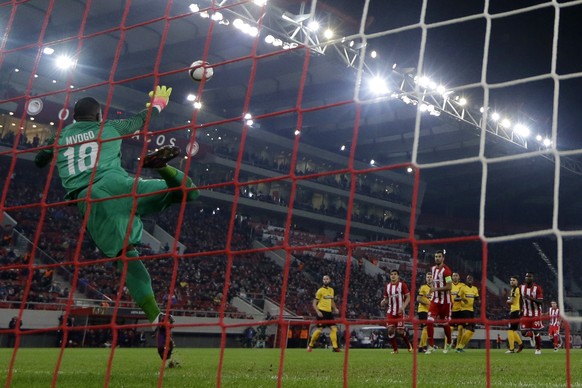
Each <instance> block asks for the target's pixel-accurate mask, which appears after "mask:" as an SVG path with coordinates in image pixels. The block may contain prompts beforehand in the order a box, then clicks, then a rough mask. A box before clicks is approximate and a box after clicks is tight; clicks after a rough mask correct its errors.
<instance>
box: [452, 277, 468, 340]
mask: <svg viewBox="0 0 582 388" xmlns="http://www.w3.org/2000/svg"><path fill="white" fill-rule="evenodd" d="M463 287H465V283H463V282H462V281H461V275H459V273H458V272H453V286H452V288H451V299H452V300H453V305H452V307H451V320H452V326H453V327H455V326H456V327H457V343H458V342H459V340H460V339H461V338H462V337H463V320H462V318H463V316H462V312H461V305H462V303H461V297H460V296H459V292H460V291H461V288H463Z"/></svg>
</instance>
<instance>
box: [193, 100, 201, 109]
mask: <svg viewBox="0 0 582 388" xmlns="http://www.w3.org/2000/svg"><path fill="white" fill-rule="evenodd" d="M192 105H193V106H194V109H201V108H202V103H201V102H200V101H195V102H194V104H192Z"/></svg>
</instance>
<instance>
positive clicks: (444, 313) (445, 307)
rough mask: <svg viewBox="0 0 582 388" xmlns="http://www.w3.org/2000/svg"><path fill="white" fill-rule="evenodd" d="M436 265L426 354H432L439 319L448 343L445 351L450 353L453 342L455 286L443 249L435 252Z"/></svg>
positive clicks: (427, 325)
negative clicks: (452, 293) (453, 289)
mask: <svg viewBox="0 0 582 388" xmlns="http://www.w3.org/2000/svg"><path fill="white" fill-rule="evenodd" d="M434 262H435V264H436V265H434V266H433V267H432V268H431V272H432V286H431V288H430V291H431V292H432V300H431V301H430V307H429V311H428V320H427V323H426V331H427V332H428V344H429V347H428V349H427V351H426V352H424V354H431V353H432V352H433V350H434V324H435V321H438V322H439V323H441V324H442V326H443V330H444V331H445V337H446V340H447V342H446V344H445V348H444V350H443V353H448V351H449V350H450V348H451V346H452V343H451V326H450V325H449V321H450V320H451V304H452V299H451V288H452V286H453V277H452V276H453V271H451V269H450V268H449V267H447V266H446V265H445V253H444V252H443V251H440V250H439V251H436V252H435V254H434Z"/></svg>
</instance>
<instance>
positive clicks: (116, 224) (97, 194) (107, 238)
mask: <svg viewBox="0 0 582 388" xmlns="http://www.w3.org/2000/svg"><path fill="white" fill-rule="evenodd" d="M137 182H138V183H137V187H136V189H135V190H136V191H135V193H136V194H137V195H139V194H149V193H155V192H156V191H160V190H166V189H167V188H168V185H167V184H166V181H165V180H163V179H141V178H140V179H138V181H137ZM134 183H135V178H133V177H130V176H126V175H123V174H119V173H116V172H115V171H113V172H111V174H107V175H106V176H105V177H104V178H102V179H100V180H99V181H97V182H95V183H94V184H93V186H92V188H91V199H92V200H99V199H104V198H110V197H113V196H118V195H124V194H125V195H127V194H130V195H127V196H124V197H120V198H113V199H106V200H102V201H92V202H91V208H90V214H89V219H88V220H87V231H88V232H89V234H90V235H91V237H92V238H93V241H94V242H95V244H96V245H97V247H98V248H99V249H100V250H101V251H102V252H103V254H104V255H105V256H107V257H117V256H118V255H119V253H120V252H121V250H122V249H123V247H124V246H126V245H129V244H138V243H140V242H141V235H142V231H143V224H142V222H141V219H140V216H141V215H145V214H151V213H155V212H159V211H161V210H164V209H165V208H167V207H169V206H170V205H172V204H173V203H176V202H180V201H179V200H176V199H175V196H173V195H172V193H171V192H165V193H155V194H151V195H147V196H143V197H142V196H139V197H136V198H135V200H136V201H134V197H133V196H132V195H131V194H132V193H133V185H134ZM87 190H88V189H84V190H82V191H81V192H79V195H78V196H77V198H80V199H81V198H83V197H85V196H86V195H87ZM135 202H137V205H136V204H135ZM134 205H136V206H137V207H136V208H135V215H134V216H133V219H132V213H133V209H134ZM77 206H78V207H79V210H80V211H81V214H83V216H84V215H85V211H86V209H87V202H85V201H82V202H78V203H77ZM130 220H132V223H131V228H130V231H129V238H128V240H127V243H125V241H126V238H127V233H128V226H129V222H130Z"/></svg>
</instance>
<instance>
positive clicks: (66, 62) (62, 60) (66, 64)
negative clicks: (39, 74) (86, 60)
mask: <svg viewBox="0 0 582 388" xmlns="http://www.w3.org/2000/svg"><path fill="white" fill-rule="evenodd" d="M56 65H57V67H58V68H60V69H63V70H68V69H70V68H72V67H74V66H75V61H74V60H73V59H72V58H71V57H69V56H66V55H61V56H59V57H58V58H57V59H56Z"/></svg>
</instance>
